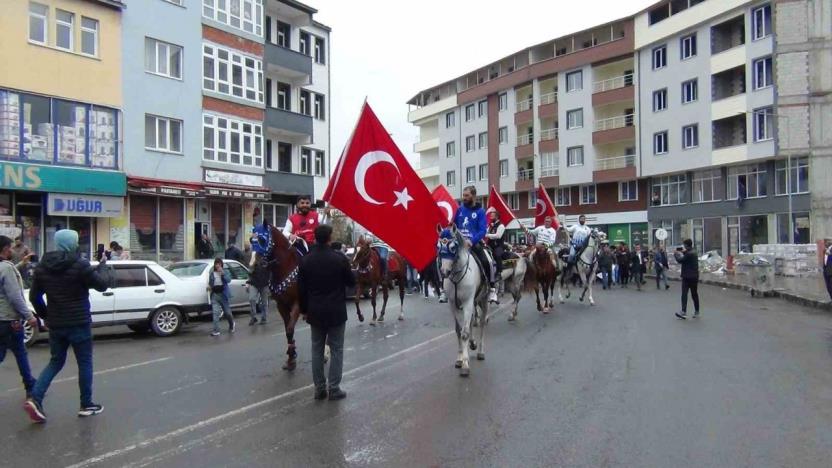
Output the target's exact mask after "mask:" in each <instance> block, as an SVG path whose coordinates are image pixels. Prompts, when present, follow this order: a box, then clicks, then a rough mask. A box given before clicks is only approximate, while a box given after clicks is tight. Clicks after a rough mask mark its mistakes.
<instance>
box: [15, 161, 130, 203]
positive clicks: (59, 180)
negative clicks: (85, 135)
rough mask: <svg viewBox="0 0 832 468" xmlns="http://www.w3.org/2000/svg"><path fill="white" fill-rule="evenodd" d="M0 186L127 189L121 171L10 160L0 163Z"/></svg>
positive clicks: (46, 189)
mask: <svg viewBox="0 0 832 468" xmlns="http://www.w3.org/2000/svg"><path fill="white" fill-rule="evenodd" d="M0 188H3V189H11V190H32V191H36V192H62V193H79V194H95V195H115V196H119V197H123V196H124V195H125V194H126V192H127V177H126V176H125V175H124V173H121V172H113V171H105V170H93V169H80V168H73V167H61V166H41V165H36V164H22V163H13V162H2V163H0Z"/></svg>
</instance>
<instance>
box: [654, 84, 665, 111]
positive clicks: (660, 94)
mask: <svg viewBox="0 0 832 468" xmlns="http://www.w3.org/2000/svg"><path fill="white" fill-rule="evenodd" d="M665 109H667V88H665V89H660V90H658V91H653V112H659V111H663V110H665Z"/></svg>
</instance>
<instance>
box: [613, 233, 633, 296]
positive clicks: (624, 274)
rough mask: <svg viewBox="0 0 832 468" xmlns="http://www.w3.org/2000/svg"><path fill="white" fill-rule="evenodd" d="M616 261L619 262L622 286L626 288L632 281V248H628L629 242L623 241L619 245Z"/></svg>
mask: <svg viewBox="0 0 832 468" xmlns="http://www.w3.org/2000/svg"><path fill="white" fill-rule="evenodd" d="M616 262H618V272H619V278H620V281H621V287H622V288H626V287H627V284H628V283H629V282H630V250H629V249H628V248H627V244H625V243H623V242H622V243H621V245H619V246H618V254H617V256H616Z"/></svg>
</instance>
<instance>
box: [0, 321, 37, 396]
mask: <svg viewBox="0 0 832 468" xmlns="http://www.w3.org/2000/svg"><path fill="white" fill-rule="evenodd" d="M23 340H24V337H23V330H22V329H21V330H17V331H15V330H13V329H12V324H11V322H0V362H3V360H4V359H5V358H6V350H11V351H12V354H14V358H15V360H16V361H17V370H18V371H20V378H21V379H23V387H24V388H25V389H26V394H27V395H28V394H29V393H30V392H31V391H32V388H33V387H34V386H35V378H34V377H32V368H31V367H29V356H28V354H26V345H25V344H24V343H23Z"/></svg>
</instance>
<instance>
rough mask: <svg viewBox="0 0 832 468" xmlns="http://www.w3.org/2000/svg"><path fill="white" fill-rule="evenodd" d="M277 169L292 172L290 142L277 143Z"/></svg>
mask: <svg viewBox="0 0 832 468" xmlns="http://www.w3.org/2000/svg"><path fill="white" fill-rule="evenodd" d="M277 170H278V171H280V172H292V145H291V144H290V143H278V144H277Z"/></svg>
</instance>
